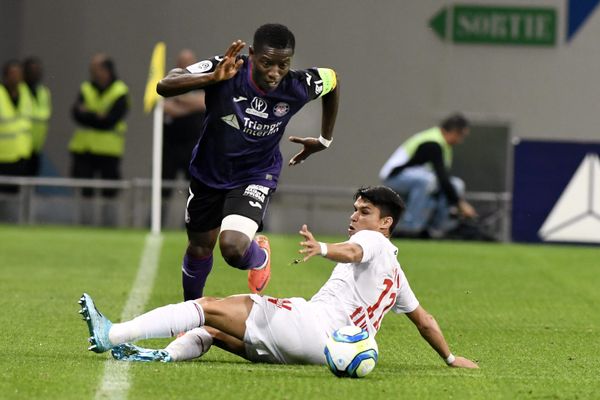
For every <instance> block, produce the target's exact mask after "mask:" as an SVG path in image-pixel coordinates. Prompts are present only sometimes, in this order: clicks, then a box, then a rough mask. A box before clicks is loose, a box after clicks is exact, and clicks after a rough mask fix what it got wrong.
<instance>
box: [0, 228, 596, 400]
mask: <svg viewBox="0 0 600 400" xmlns="http://www.w3.org/2000/svg"><path fill="white" fill-rule="evenodd" d="M145 235H146V233H145V232H141V231H115V230H94V229H74V228H54V227H44V228H40V227H35V228H33V227H13V226H0V307H1V308H0V309H1V310H2V312H1V313H0V324H1V325H0V326H1V327H2V328H1V335H0V398H7V399H9V398H10V399H12V398H60V399H86V398H93V397H94V394H95V391H96V389H97V387H98V384H99V382H100V379H101V376H102V373H103V368H104V362H105V360H106V359H107V358H108V357H109V356H108V355H97V354H92V353H89V352H87V351H86V346H87V342H86V337H87V330H86V328H85V324H84V323H83V322H82V321H81V320H80V318H79V316H78V314H77V310H78V305H77V304H76V301H77V299H78V296H79V295H80V294H81V292H83V291H88V292H90V293H91V294H92V295H93V296H94V297H95V299H96V301H97V303H98V305H99V307H100V308H101V310H102V311H103V312H104V313H105V314H107V315H108V316H110V317H112V318H114V319H116V320H118V317H119V316H120V314H121V310H122V308H123V305H124V303H125V300H126V299H127V295H128V293H129V290H130V288H131V285H132V283H133V278H134V276H135V274H136V270H137V267H138V265H139V258H140V254H141V251H142V248H143V245H144V239H145ZM338 239H341V238H338ZM297 242H298V237H295V236H290V237H288V236H280V235H272V236H271V246H272V249H273V277H272V280H271V283H270V284H269V288H268V290H267V292H268V294H270V295H273V296H279V297H281V296H292V295H293V296H305V297H309V296H311V295H312V294H313V293H314V292H315V291H316V290H317V289H318V288H319V287H320V286H321V284H322V283H323V282H324V281H325V279H327V277H328V276H329V273H330V271H331V269H332V267H333V265H332V264H331V263H330V262H328V261H326V260H323V259H314V260H312V261H310V262H309V263H307V264H300V265H293V266H292V265H289V264H290V262H291V261H292V260H293V258H294V256H295V252H296V251H297ZM397 244H398V246H399V248H400V255H399V259H400V261H401V264H402V266H403V268H404V270H405V272H406V274H407V276H408V278H409V280H410V282H411V286H412V288H413V290H414V291H415V293H416V294H417V297H418V298H419V300H420V301H421V304H422V305H423V306H424V307H425V308H426V309H427V310H428V311H430V312H431V313H432V314H433V315H434V316H436V318H437V320H438V322H439V323H440V325H441V326H442V329H443V330H444V333H445V335H446V337H447V339H448V342H449V343H450V345H451V348H452V350H453V351H454V353H455V354H461V355H465V356H468V357H470V358H473V359H475V360H477V361H478V362H479V364H480V366H481V369H480V370H476V371H466V370H457V369H451V368H447V367H445V366H444V364H443V362H442V361H441V360H440V359H439V358H438V357H437V355H436V354H435V353H434V352H433V351H432V350H431V349H430V348H429V347H428V345H427V344H426V343H425V342H424V341H423V340H422V339H421V338H420V336H419V335H418V333H417V332H416V330H415V329H414V327H413V326H412V325H411V323H410V322H409V321H408V319H407V318H405V317H403V316H397V315H395V314H391V313H390V314H389V315H388V316H387V317H386V318H385V320H384V322H383V324H382V328H381V331H380V333H379V334H378V336H377V340H378V344H379V348H380V362H379V364H378V366H377V367H376V369H375V370H374V372H373V373H372V374H371V375H369V376H368V377H367V378H365V379H363V380H350V379H338V378H335V377H334V376H333V375H331V374H330V373H329V372H328V371H327V370H326V368H325V367H318V366H273V365H255V364H251V363H248V362H246V361H244V360H241V359H237V358H236V357H234V356H231V355H229V354H226V353H224V352H223V351H221V350H220V349H213V350H211V351H210V352H209V353H208V354H207V355H206V356H205V357H203V358H202V359H200V360H197V361H194V362H186V363H178V364H132V365H131V369H130V381H131V388H130V391H129V398H130V399H149V398H157V399H158V398H160V399H162V398H173V399H185V398H217V399H227V398H232V399H233V398H235V399H240V398H243V399H306V398H392V399H401V398H473V399H483V398H485V399H493V398H506V399H512V398H531V399H539V398H550V399H575V398H579V399H581V398H598V396H599V395H598V393H600V378H598V371H600V360H599V359H600V357H599V356H598V354H600V313H599V312H598V306H597V305H598V304H599V300H600V290H599V289H598V287H599V286H600V278H599V275H600V250H599V249H598V248H593V247H592V248H590V247H566V246H556V247H551V246H522V245H498V244H479V243H478V244H473V243H457V242H419V241H402V242H397ZM184 247H185V235H184V234H183V233H180V232H177V233H166V234H165V240H164V244H163V249H162V255H161V262H160V269H159V272H158V276H157V280H156V282H157V283H156V284H155V286H154V288H153V289H152V296H151V298H150V302H149V304H148V305H147V308H152V307H155V306H159V305H162V304H164V303H170V302H176V301H179V300H180V298H181V288H180V261H181V255H182V251H183V249H184ZM215 259H216V262H215V266H214V269H213V273H212V275H211V277H210V278H209V282H208V285H207V289H206V294H207V295H215V296H225V295H228V294H233V293H240V292H247V288H246V275H245V273H244V272H243V271H238V270H235V269H233V268H231V267H228V266H226V265H225V264H224V262H223V261H222V260H221V259H220V258H219V257H216V258H215ZM164 343H166V341H164V340H154V341H148V342H146V343H145V344H146V345H148V344H149V345H156V346H159V345H162V344H164Z"/></svg>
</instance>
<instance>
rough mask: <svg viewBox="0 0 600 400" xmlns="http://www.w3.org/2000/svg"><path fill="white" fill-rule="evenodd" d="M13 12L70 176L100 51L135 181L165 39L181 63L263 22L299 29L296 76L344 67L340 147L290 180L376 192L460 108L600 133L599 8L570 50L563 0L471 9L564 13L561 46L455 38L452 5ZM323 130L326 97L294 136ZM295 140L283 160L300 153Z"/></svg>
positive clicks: (207, 5)
mask: <svg viewBox="0 0 600 400" xmlns="http://www.w3.org/2000/svg"><path fill="white" fill-rule="evenodd" d="M0 3H1V4H2V13H0V26H2V28H1V29H2V33H3V34H2V37H1V38H0V49H1V50H2V53H1V54H2V56H3V60H5V59H8V58H12V57H25V56H27V55H30V54H34V55H37V56H39V57H41V58H42V59H43V61H44V63H45V67H46V81H47V84H48V85H49V86H50V88H51V89H52V92H53V94H54V105H55V107H54V108H55V111H54V115H53V118H52V126H51V132H50V136H49V140H48V144H47V147H46V148H47V154H48V156H49V157H50V159H51V160H52V162H53V163H54V164H55V165H56V167H57V169H58V173H59V174H62V175H66V174H67V171H68V165H69V158H68V153H67V150H66V147H67V142H68V139H69V137H70V135H71V132H72V130H73V128H74V125H73V123H72V121H71V119H70V107H71V104H72V103H73V101H74V100H75V96H76V93H77V90H78V87H79V84H80V82H81V81H82V80H84V79H86V78H87V70H88V62H89V59H90V57H91V56H92V55H93V54H94V53H96V52H99V51H104V52H107V53H108V54H110V55H111V56H112V57H113V58H114V59H115V61H116V65H117V69H118V72H119V74H120V76H121V77H122V79H124V80H125V81H126V82H127V83H128V84H129V85H130V88H131V92H132V95H133V109H132V112H131V114H130V116H129V118H128V122H129V126H130V130H129V133H128V136H127V152H126V155H125V160H124V172H125V175H126V176H127V177H138V176H139V177H147V176H149V175H150V173H151V168H150V155H151V118H150V117H149V116H146V115H144V114H143V112H142V100H141V99H142V96H143V90H144V85H145V81H146V77H147V71H148V63H149V58H150V53H151V51H152V48H153V46H154V44H155V43H156V42H157V41H159V40H163V41H165V42H166V43H167V46H168V65H171V64H172V63H173V60H174V58H175V55H176V54H177V52H178V51H179V50H180V49H181V48H184V47H189V48H191V49H193V50H194V51H195V52H196V53H197V54H198V55H199V57H202V56H212V55H214V54H216V53H219V52H221V51H223V50H224V49H225V48H226V47H227V46H228V44H229V43H231V41H232V40H234V39H237V38H241V39H243V40H245V41H247V42H248V43H250V42H251V40H252V34H253V32H254V30H255V28H256V27H257V26H258V25H260V24H262V23H264V22H273V21H277V22H281V23H284V24H287V25H288V26H289V27H290V28H291V29H292V30H293V32H294V33H295V34H296V39H297V51H296V57H295V60H294V66H295V67H297V68H302V67H309V66H331V67H333V68H335V69H336V70H337V71H338V73H339V75H340V78H341V83H342V88H341V90H342V100H341V105H340V112H339V116H338V123H337V127H336V130H335V141H334V144H333V146H332V147H331V148H330V150H328V151H327V152H324V153H321V154H318V155H316V156H314V157H313V159H311V160H310V162H307V163H305V164H303V165H302V166H301V167H294V168H288V167H285V169H284V172H283V176H282V182H284V183H288V184H302V183H307V181H309V183H311V184H316V185H323V186H325V185H329V186H330V185H332V182H333V183H334V185H336V186H356V185H358V184H372V183H377V182H378V179H377V173H378V170H379V168H380V166H381V165H382V164H383V162H384V161H385V160H386V159H387V157H388V156H389V155H390V154H391V152H392V151H393V150H394V149H395V148H396V146H397V145H398V144H399V143H400V142H401V141H402V140H403V139H404V138H406V137H407V136H409V135H410V134H412V133H414V132H416V131H418V130H421V129H423V128H426V127H428V126H431V125H433V124H435V123H436V122H437V121H438V120H439V119H440V118H441V117H443V116H444V115H445V114H447V113H449V112H453V111H456V110H460V111H463V112H465V113H466V114H467V115H468V116H470V117H472V118H473V119H475V120H477V121H481V122H484V123H485V122H488V121H500V122H502V123H504V124H506V125H509V126H510V128H511V131H512V135H513V136H519V137H523V138H549V139H558V138H560V139H573V140H583V139H587V140H589V139H597V138H598V137H599V136H600V135H599V134H598V130H597V129H598V128H597V125H598V119H597V115H598V112H597V107H598V104H600V91H598V90H597V88H596V86H597V85H596V84H595V82H596V80H597V71H599V70H600V68H599V67H600V52H598V51H597V38H598V37H600V12H596V13H594V14H592V15H591V16H590V18H589V19H588V21H587V23H586V24H585V25H584V26H583V28H582V29H581V30H580V31H579V32H578V33H577V35H576V36H575V37H574V38H573V39H572V40H571V41H570V42H566V40H565V34H564V31H565V23H566V10H565V7H566V6H565V3H566V2H565V1H563V0H528V1H527V2H523V1H510V2H509V1H505V0H496V1H488V0H477V1H474V2H472V3H471V2H469V4H481V5H486V4H487V5H520V6H524V5H527V6H547V7H553V8H555V9H556V10H557V17H558V25H557V26H558V32H557V43H556V45H555V46H554V47H548V48H537V47H515V46H497V45H496V46H494V45H491V46H490V45H458V44H453V43H450V42H444V41H442V40H441V39H440V38H439V37H438V36H436V34H435V33H434V32H433V31H432V30H431V29H430V28H429V26H428V23H429V20H430V19H431V18H432V17H433V16H434V15H435V14H436V13H437V12H438V11H439V10H440V9H441V8H442V7H443V6H450V5H453V4H455V3H453V2H450V1H442V0H419V1H378V2H365V1H361V0H348V1H344V2H324V1H317V0H306V1H302V2H297V1H283V2H276V3H274V2H272V1H267V0H256V1H253V2H239V1H231V0H225V1H224V0H204V1H192V0H179V1H148V0H128V1H123V0H104V1H101V2H94V1H77V0H53V1H36V0H23V1H20V2H17V1H10V0H2V1H1V2H0ZM462 3H464V2H462ZM462 3H461V4H462ZM525 3H526V4H525ZM5 11H6V12H5ZM7 32H8V33H11V32H12V33H14V34H6V33H7ZM319 129H320V104H318V103H317V102H314V103H312V104H310V105H308V106H307V107H306V109H305V110H303V111H302V112H301V114H300V115H298V116H297V117H296V118H295V119H294V120H293V122H292V123H291V124H290V125H289V127H288V130H287V132H286V136H288V135H291V134H294V135H311V136H316V135H318V134H319ZM282 143H283V145H282V151H283V154H284V158H289V157H291V156H292V155H293V154H294V153H295V152H296V151H297V150H298V149H297V147H296V146H295V145H292V144H290V143H288V142H286V141H285V140H284V141H283V142H282ZM323 171H327V172H326V173H324V172H323Z"/></svg>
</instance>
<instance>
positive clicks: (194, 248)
mask: <svg viewBox="0 0 600 400" xmlns="http://www.w3.org/2000/svg"><path fill="white" fill-rule="evenodd" d="M185 252H186V254H188V255H189V256H191V257H192V258H195V259H200V258H205V257H208V256H210V255H211V254H212V249H211V248H210V247H206V246H198V245H194V244H192V243H188V247H187V249H186V250H185Z"/></svg>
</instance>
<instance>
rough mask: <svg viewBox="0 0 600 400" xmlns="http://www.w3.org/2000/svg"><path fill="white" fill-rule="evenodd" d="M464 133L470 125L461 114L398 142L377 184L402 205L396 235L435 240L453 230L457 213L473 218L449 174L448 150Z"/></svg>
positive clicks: (461, 186) (460, 183)
mask: <svg viewBox="0 0 600 400" xmlns="http://www.w3.org/2000/svg"><path fill="white" fill-rule="evenodd" d="M468 133H469V122H468V121H467V120H466V119H465V118H464V117H463V116H462V115H460V114H454V115H451V116H449V117H448V118H446V119H445V120H444V121H442V123H441V124H440V126H436V127H433V128H430V129H428V130H426V131H423V132H419V133H417V134H415V135H414V136H412V137H410V138H409V139H408V140H406V141H405V142H404V143H402V145H400V147H398V149H397V150H396V151H395V152H394V154H392V156H391V157H390V158H389V159H388V160H387V162H386V163H385V165H384V166H383V167H382V168H381V171H380V172H379V177H380V179H381V180H382V181H383V183H384V184H385V185H386V186H389V187H391V188H392V189H394V190H395V191H396V192H398V194H400V195H401V196H402V197H403V198H404V200H405V202H406V211H405V212H404V215H403V218H402V220H401V221H400V223H399V224H398V226H397V228H396V230H395V232H394V234H395V236H401V237H440V236H443V235H444V233H446V232H448V231H450V230H451V229H454V228H455V227H456V225H457V222H458V220H457V218H456V217H457V216H458V215H459V214H460V215H462V216H464V217H466V218H474V217H476V216H477V213H476V211H475V209H474V208H473V207H472V206H471V205H470V204H469V203H467V201H465V200H464V198H463V196H464V191H465V184H464V182H463V181H462V180H461V179H460V178H457V177H454V176H453V177H451V176H450V174H449V170H450V167H451V165H452V147H453V146H455V145H457V144H460V143H462V141H463V140H464V139H465V137H466V136H467V135H468Z"/></svg>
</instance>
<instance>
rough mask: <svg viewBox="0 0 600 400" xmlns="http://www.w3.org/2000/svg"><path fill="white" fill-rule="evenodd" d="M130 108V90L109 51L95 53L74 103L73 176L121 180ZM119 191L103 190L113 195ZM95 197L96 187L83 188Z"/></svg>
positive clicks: (71, 148) (106, 195)
mask: <svg viewBox="0 0 600 400" xmlns="http://www.w3.org/2000/svg"><path fill="white" fill-rule="evenodd" d="M128 110H129V89H128V88H127V85H125V83H124V82H123V81H122V80H120V79H118V78H117V73H116V70H115V64H114V62H113V61H112V60H111V59H110V58H109V57H108V56H107V55H106V54H96V55H95V56H94V57H93V58H92V61H91V63H90V80H89V81H86V82H83V83H82V84H81V88H80V91H79V96H78V98H77V101H76V102H75V104H74V105H73V109H72V114H73V119H74V120H75V122H76V123H77V125H78V127H77V129H76V130H75V133H74V135H73V138H72V139H71V141H70V143H69V151H70V152H71V155H72V165H71V176H72V177H74V178H96V177H99V178H101V179H120V178H121V158H122V157H123V153H124V151H125V131H126V130H127V125H126V123H125V116H126V114H127V112H128ZM116 193H117V191H116V190H114V189H104V190H103V191H102V195H103V196H105V197H114V196H115V195H116ZM83 195H84V196H92V195H93V190H91V189H89V188H86V189H84V190H83Z"/></svg>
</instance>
